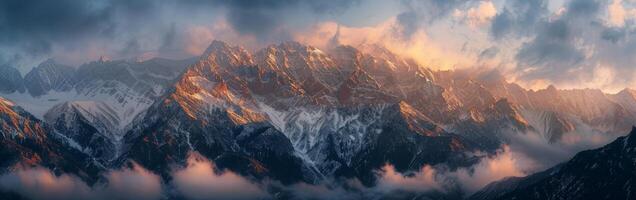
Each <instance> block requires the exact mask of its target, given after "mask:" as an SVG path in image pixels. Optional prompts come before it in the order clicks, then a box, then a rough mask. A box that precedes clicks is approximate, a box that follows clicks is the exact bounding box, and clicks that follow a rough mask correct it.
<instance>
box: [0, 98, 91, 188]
mask: <svg viewBox="0 0 636 200" xmlns="http://www.w3.org/2000/svg"><path fill="white" fill-rule="evenodd" d="M0 152H1V153H0V157H1V160H2V161H0V171H1V172H3V173H4V172H8V171H13V170H17V169H20V168H22V167H34V166H43V167H47V168H50V169H54V170H55V172H56V173H72V174H76V175H77V176H79V177H80V178H82V179H84V180H86V181H89V182H94V181H96V180H97V178H98V172H99V171H101V170H103V166H102V165H101V163H99V162H97V161H95V160H94V159H93V158H92V157H91V156H90V155H88V154H85V153H84V152H82V151H81V149H80V147H79V145H78V144H77V143H76V142H75V141H73V140H72V139H70V138H68V137H66V136H64V135H63V134H61V133H60V132H57V131H56V130H55V129H54V128H53V127H51V126H50V125H48V124H46V123H44V122H42V121H40V120H39V119H37V118H35V117H34V116H32V115H30V114H29V113H27V112H26V111H24V110H23V109H22V108H20V107H19V106H17V105H16V104H15V103H14V102H11V101H9V100H6V99H4V98H0Z"/></svg>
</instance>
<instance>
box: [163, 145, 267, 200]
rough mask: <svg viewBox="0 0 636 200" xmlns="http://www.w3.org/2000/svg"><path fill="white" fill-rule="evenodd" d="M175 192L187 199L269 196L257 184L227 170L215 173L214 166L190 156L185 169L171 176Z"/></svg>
mask: <svg viewBox="0 0 636 200" xmlns="http://www.w3.org/2000/svg"><path fill="white" fill-rule="evenodd" d="M173 177H174V181H173V184H174V185H175V186H176V189H177V190H178V191H179V192H181V193H182V194H183V195H185V196H186V197H188V198H189V199H260V198H264V197H267V196H268V194H267V193H266V192H265V191H264V190H262V189H261V188H260V187H259V186H258V185H257V184H253V183H252V182H250V181H249V180H247V179H245V178H243V177H242V176H240V175H237V174H235V173H233V172H230V171H222V172H217V171H216V170H215V166H214V164H212V163H211V162H210V161H208V160H207V159H205V158H204V157H203V156H201V155H199V154H197V153H191V154H190V156H189V158H188V164H187V166H186V167H185V168H183V169H180V170H177V171H175V172H174V173H173Z"/></svg>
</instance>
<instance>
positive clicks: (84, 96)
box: [3, 58, 192, 160]
mask: <svg viewBox="0 0 636 200" xmlns="http://www.w3.org/2000/svg"><path fill="white" fill-rule="evenodd" d="M191 62H192V61H191V60H180V61H175V60H167V59H160V58H155V59H150V60H147V61H143V62H136V61H123V60H122V61H104V60H99V61H95V62H91V63H87V64H84V65H82V66H80V67H79V68H77V69H75V68H72V67H68V66H64V65H60V64H57V63H55V62H54V61H52V60H48V61H46V62H44V63H42V64H40V65H39V66H38V67H36V68H34V69H33V70H32V71H31V72H29V73H28V74H27V75H26V77H25V81H26V82H28V85H27V86H26V88H27V89H28V93H21V92H20V91H14V92H13V93H10V94H6V95H3V96H6V97H7V98H8V99H11V100H13V101H14V102H17V104H18V105H19V106H21V107H23V108H25V109H26V110H27V111H29V112H30V113H32V114H34V115H35V116H36V117H37V118H39V119H40V120H44V121H46V122H48V123H50V124H52V125H53V126H52V127H53V128H55V129H57V130H58V131H59V132H60V133H62V134H64V135H66V136H68V137H69V138H72V139H74V140H75V141H76V142H77V143H79V145H80V146H81V148H82V149H83V150H85V151H86V152H89V154H91V155H93V156H95V157H96V158H98V159H99V160H110V159H114V158H115V156H116V155H118V150H119V147H120V146H121V144H120V143H121V140H122V138H123V134H124V133H125V132H126V130H127V129H128V128H130V126H131V123H132V120H133V119H134V118H135V116H137V115H138V114H140V113H142V112H143V111H145V110H146V109H147V108H148V107H149V106H150V105H151V104H152V103H153V102H154V101H155V100H156V99H157V98H159V97H160V96H161V95H163V94H164V93H165V92H166V90H167V88H169V87H170V86H171V85H172V84H173V83H174V81H175V80H176V79H177V77H178V76H180V75H181V73H182V72H183V70H184V69H185V67H186V66H187V65H188V64H189V63H191ZM18 77H19V76H18Z"/></svg>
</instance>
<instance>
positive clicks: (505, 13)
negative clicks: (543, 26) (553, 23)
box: [490, 0, 548, 39]
mask: <svg viewBox="0 0 636 200" xmlns="http://www.w3.org/2000/svg"><path fill="white" fill-rule="evenodd" d="M547 13H548V8H547V1H546V0H508V1H506V3H505V5H504V9H503V10H502V11H501V12H499V14H497V15H496V16H495V18H494V19H493V22H492V25H491V28H490V34H491V35H492V36H493V38H495V39H499V38H502V37H504V36H506V35H509V34H512V35H514V36H523V35H525V34H527V33H528V32H532V30H533V29H534V27H535V26H536V25H537V24H538V23H540V22H541V21H542V20H543V19H544V17H545V16H546V15H547Z"/></svg>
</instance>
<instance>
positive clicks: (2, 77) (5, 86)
mask: <svg viewBox="0 0 636 200" xmlns="http://www.w3.org/2000/svg"><path fill="white" fill-rule="evenodd" d="M24 91H25V89H24V81H23V80H22V75H20V72H19V71H18V70H17V69H15V68H13V67H10V66H0V93H14V92H24Z"/></svg>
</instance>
